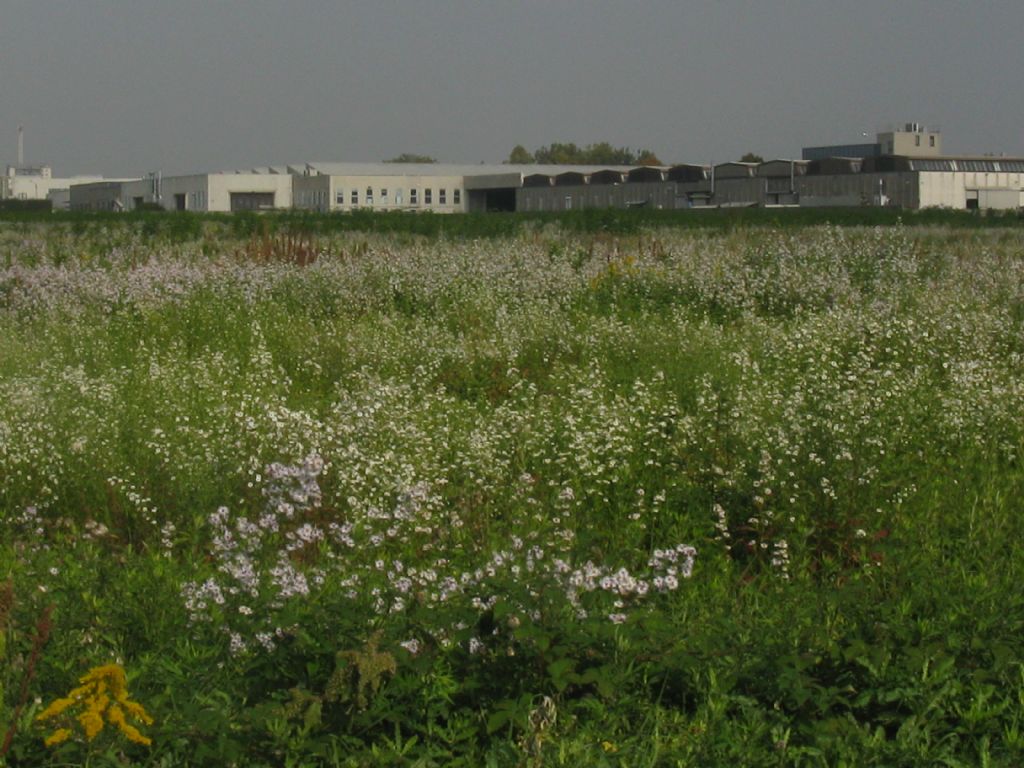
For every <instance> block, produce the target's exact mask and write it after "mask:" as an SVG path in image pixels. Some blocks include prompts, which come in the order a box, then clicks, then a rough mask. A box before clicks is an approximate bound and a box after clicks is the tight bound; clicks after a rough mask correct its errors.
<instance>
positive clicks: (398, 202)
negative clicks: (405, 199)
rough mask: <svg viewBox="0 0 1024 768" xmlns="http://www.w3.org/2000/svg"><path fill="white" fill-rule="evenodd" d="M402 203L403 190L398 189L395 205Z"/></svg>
mask: <svg viewBox="0 0 1024 768" xmlns="http://www.w3.org/2000/svg"><path fill="white" fill-rule="evenodd" d="M401 204H402V190H400V189H396V190H395V205H401Z"/></svg>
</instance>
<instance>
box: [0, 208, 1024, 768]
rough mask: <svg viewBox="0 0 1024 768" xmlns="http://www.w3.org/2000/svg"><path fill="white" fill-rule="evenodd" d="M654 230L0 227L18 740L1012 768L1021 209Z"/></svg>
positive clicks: (480, 760)
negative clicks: (95, 706) (148, 722)
mask: <svg viewBox="0 0 1024 768" xmlns="http://www.w3.org/2000/svg"><path fill="white" fill-rule="evenodd" d="M634 213H635V212H629V211H624V212H618V211H609V212H586V211H584V212H574V215H573V216H567V217H561V218H554V217H542V216H536V217H529V216H525V215H523V216H509V217H484V218H480V219H474V218H471V217H450V218H446V217H440V216H433V217H431V216H417V217H403V216H393V217H388V216H379V215H367V216H365V217H358V216H353V217H348V216H344V217H342V216H338V217H334V216H312V215H306V214H298V213H294V214H281V215H272V216H263V215H255V214H253V215H251V216H237V217H214V216H210V217H194V218H189V217H185V218H182V219H179V218H178V217H177V215H173V214H168V215H164V214H154V215H150V214H148V213H147V214H140V215H138V216H136V215H135V214H126V215H124V216H122V217H109V218H103V217H95V218H93V217H69V218H61V217H60V215H59V214H54V215H53V221H52V222H50V223H48V224H46V225H42V224H40V223H38V222H34V221H32V220H17V221H13V220H7V221H6V222H5V223H4V224H3V225H2V226H0V254H2V256H3V261H2V262H0V264H2V265H3V266H2V270H0V573H3V574H7V573H9V574H11V581H10V584H9V586H4V587H0V638H2V639H0V686H2V687H3V692H2V695H0V726H5V725H7V724H8V723H9V722H10V719H11V718H12V712H13V705H14V704H15V703H16V702H15V699H17V698H20V697H19V692H18V691H16V690H15V689H16V688H17V687H18V686H20V681H21V680H22V679H23V674H22V673H23V672H24V670H25V669H26V666H27V665H28V661H29V659H30V657H31V655H32V648H33V643H34V641H33V634H32V632H31V628H32V626H33V624H34V623H35V622H36V621H37V619H38V617H39V616H40V615H41V613H42V611H43V610H44V608H45V607H46V605H48V604H50V603H51V602H52V603H53V604H54V605H55V608H54V611H53V615H52V621H53V627H52V632H51V633H50V639H49V642H48V644H46V645H45V648H42V646H41V645H40V648H41V649H42V650H41V653H40V654H39V658H38V664H37V668H36V672H35V676H34V677H33V678H32V680H31V681H30V684H29V690H28V693H27V695H26V703H25V707H24V710H23V712H22V713H21V715H20V716H19V718H18V722H17V725H18V728H17V731H16V736H15V738H14V741H13V745H12V748H11V751H10V753H9V755H8V763H9V764H11V765H40V766H45V765H68V764H72V765H74V764H83V761H82V758H81V753H79V752H77V751H76V749H77V747H74V748H68V749H67V750H66V751H55V750H51V749H48V748H45V747H44V746H43V744H42V738H41V737H42V736H43V735H45V733H44V732H43V729H41V728H39V727H37V726H35V725H33V717H34V715H35V714H36V713H37V712H38V707H37V706H35V705H33V702H34V701H35V700H36V699H37V698H38V699H40V700H43V701H51V700H52V699H53V698H54V697H56V696H59V695H61V694H62V693H64V692H65V691H66V690H67V683H68V680H69V679H74V677H75V676H76V675H77V674H78V673H79V671H80V670H81V669H83V668H87V667H89V666H93V665H98V664H104V663H109V662H112V661H117V662H118V663H123V664H124V666H125V667H126V668H127V669H130V670H131V671H132V674H133V675H134V677H133V679H132V680H131V690H132V692H133V695H134V696H135V697H136V698H137V699H138V700H139V701H141V702H144V703H145V704H146V708H147V710H148V711H149V712H150V713H151V714H152V715H153V716H154V718H155V722H154V724H153V726H152V727H151V728H148V729H147V731H146V735H147V736H151V737H152V739H153V745H152V747H150V748H143V747H141V746H133V747H131V750H133V751H126V752H124V753H119V752H117V751H111V752H110V753H109V754H94V755H92V756H91V758H90V759H91V760H92V763H91V764H92V765H97V764H111V765H114V764H126V763H133V764H148V765H166V766H173V765H191V766H196V765H199V766H205V765H209V766H220V765H230V764H237V765H296V766H299V765H339V766H359V765H391V764H395V765H403V764H404V765H422V766H427V765H446V766H447V765H454V766H466V767H467V768H468V766H480V765H498V766H505V765H508V766H518V765H567V766H574V765H598V766H620V765H621V766H625V765H754V766H760V765H764V766H769V765H770V766H778V765H801V766H819V765H850V766H852V765H872V764H879V765H906V766H916V765H984V764H989V765H1015V764H1020V763H1021V762H1022V761H1024V730H1022V716H1024V714H1022V713H1024V673H1022V666H1021V663H1020V659H1021V658H1024V640H1022V638H1024V596H1022V593H1021V590H1020V589H1019V585H1020V583H1021V579H1022V577H1024V555H1022V550H1021V548H1020V547H1019V546H1018V545H1017V542H1019V541H1020V540H1021V537H1022V535H1024V517H1022V516H1021V515H1020V514H1019V503H1018V501H1017V500H1018V499H1020V498H1021V497H1022V496H1024V471H1022V467H1021V461H1020V456H1021V450H1022V448H1024V417H1022V414H1024V407H1022V405H1024V393H1022V388H1021V385H1020V382H1021V381H1022V380H1024V370H1022V362H1021V361H1022V354H1024V345H1022V342H1021V338H1022V335H1021V331H1022V327H1024V326H1022V324H1024V314H1022V312H1021V310H1020V305H1021V297H1022V296H1024V266H1022V261H1021V253H1022V252H1024V250H1022V237H1021V231H1020V229H1019V225H1018V224H1017V221H1016V219H1004V220H1001V221H1002V222H1003V223H1005V224H1007V225H1008V226H1004V227H1001V228H997V227H995V226H994V224H995V223H997V221H999V220H995V219H992V220H986V219H971V220H970V222H971V223H968V221H969V220H968V219H966V218H964V219H961V218H959V217H957V216H955V215H952V214H939V213H934V212H931V213H927V214H925V213H922V214H920V215H918V216H913V217H912V216H906V215H904V218H905V220H910V221H913V222H914V223H915V224H921V226H915V227H909V226H893V227H882V226H879V225H881V224H884V223H886V222H889V221H890V219H888V218H886V217H888V216H893V217H894V218H893V219H892V222H893V223H894V222H895V215H894V214H892V213H891V212H886V211H869V212H862V211H848V212H835V211H833V212H829V213H828V215H829V216H831V217H835V218H832V219H829V221H833V222H842V223H843V224H846V225H850V226H834V225H830V226H820V224H821V222H822V221H823V219H821V218H815V216H823V215H825V214H824V213H822V212H815V213H814V214H810V213H806V214H805V212H792V213H794V215H793V216H792V217H791V218H786V219H784V220H783V219H779V218H778V217H779V216H780V215H781V214H778V213H776V212H744V213H743V214H737V215H733V213H732V212H729V213H726V212H722V213H721V214H716V213H713V212H705V213H701V214H697V213H685V212H680V213H675V212H662V213H663V214H664V215H660V214H658V212H649V213H645V214H642V215H634ZM576 214H578V215H576ZM656 214H657V215H656ZM47 221H48V222H49V221H50V220H47ZM175 222H183V223H175ZM392 222H396V223H394V224H392ZM410 222H415V224H412V223H410ZM779 222H783V223H782V224H781V225H780V224H779ZM974 222H979V223H977V224H975V223H974ZM863 225H870V226H863ZM179 227H180V229H178V228H179ZM389 227H393V229H389ZM416 227H419V228H420V229H416ZM503 227H504V229H502V228H503ZM481 233H484V234H481ZM489 235H495V236H501V238H502V239H485V238H487V237H488V236H489ZM312 255H315V258H312V257H311V256H312ZM222 506H223V507H224V511H223V512H221V511H219V508H220V507H222ZM680 543H689V544H692V545H694V546H695V547H696V548H697V554H696V559H695V561H694V564H693V575H692V577H690V578H687V577H686V576H685V573H684V571H685V570H686V569H685V567H684V566H683V565H682V563H681V562H680V560H683V561H685V558H684V557H682V556H681V555H680V554H679V553H680V550H678V549H674V547H675V546H676V545H678V544H680ZM682 551H686V550H685V548H684V550H682ZM670 552H671V553H672V554H671V557H672V558H675V560H672V563H673V564H672V565H671V568H673V569H674V571H673V572H672V573H670V572H669V570H667V568H668V566H665V563H667V562H668V558H669V557H670V555H669V554H668V553H670ZM659 563H660V564H661V565H659ZM250 565H251V566H252V572H251V574H250V572H249V571H248V570H247V567H248V566H250ZM623 573H625V576H623V575H622V574H623ZM669 575H671V576H673V578H674V579H675V582H676V583H674V585H673V586H672V587H671V588H670V587H669V586H668V585H667V584H668V583H667V581H666V577H667V576H669ZM300 577H301V578H300ZM606 579H607V580H608V581H607V583H605V580H606ZM588 580H589V581H590V582H591V587H587V586H585V585H586V583H587V582H588ZM640 581H642V582H643V584H644V585H645V587H644V590H645V591H644V594H643V595H640V594H639V593H638V592H637V591H636V586H635V585H636V584H638V583H639V582H640ZM303 585H304V586H303ZM14 594H17V595H18V597H19V600H18V602H17V604H14V602H13V600H12V599H10V596H12V595H14ZM5 596H6V597H5ZM26 628H28V630H27V631H26ZM15 629H17V630H18V631H17V632H15V631H14V630H15ZM4 644H6V649H4ZM36 645H39V643H36ZM4 654H5V655H4ZM112 749H113V748H112ZM76 761H78V762H76Z"/></svg>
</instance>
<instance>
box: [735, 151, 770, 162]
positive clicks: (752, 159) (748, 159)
mask: <svg viewBox="0 0 1024 768" xmlns="http://www.w3.org/2000/svg"><path fill="white" fill-rule="evenodd" d="M740 162H741V163H763V162H764V158H763V157H761V156H760V155H755V154H754V153H753V152H747V154H745V155H744V156H743V157H741V158H740Z"/></svg>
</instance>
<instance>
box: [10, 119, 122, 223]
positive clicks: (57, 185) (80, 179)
mask: <svg viewBox="0 0 1024 768" xmlns="http://www.w3.org/2000/svg"><path fill="white" fill-rule="evenodd" d="M102 178H103V177H102V176H67V177H59V176H54V175H53V169H52V168H51V167H50V166H49V165H46V164H36V165H29V164H26V163H25V129H24V127H22V126H20V125H19V126H18V161H17V163H16V164H15V165H8V166H7V168H6V169H5V171H4V175H3V176H2V177H0V200H50V201H51V203H52V204H53V207H54V209H58V210H59V209H66V208H67V207H68V205H69V201H70V189H71V185H73V184H84V183H88V182H92V181H98V180H99V179H102Z"/></svg>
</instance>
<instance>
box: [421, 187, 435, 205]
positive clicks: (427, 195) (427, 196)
mask: <svg viewBox="0 0 1024 768" xmlns="http://www.w3.org/2000/svg"><path fill="white" fill-rule="evenodd" d="M433 202H434V190H432V189H431V188H430V187H427V188H426V189H424V190H423V203H424V205H431V204H432V203H433Z"/></svg>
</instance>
